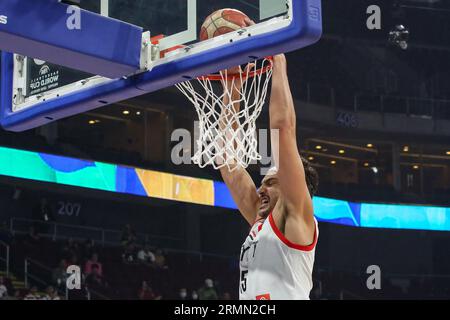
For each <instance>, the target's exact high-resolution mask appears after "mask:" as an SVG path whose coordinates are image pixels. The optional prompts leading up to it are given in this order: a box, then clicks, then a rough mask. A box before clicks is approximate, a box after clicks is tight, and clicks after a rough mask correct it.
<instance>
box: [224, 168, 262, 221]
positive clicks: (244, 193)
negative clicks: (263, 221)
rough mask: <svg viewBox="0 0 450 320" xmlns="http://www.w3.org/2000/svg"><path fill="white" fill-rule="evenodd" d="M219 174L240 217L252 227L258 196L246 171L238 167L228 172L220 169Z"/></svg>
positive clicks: (226, 169) (225, 169)
mask: <svg viewBox="0 0 450 320" xmlns="http://www.w3.org/2000/svg"><path fill="white" fill-rule="evenodd" d="M220 173H221V174H222V178H223V180H224V181H225V184H226V185H227V187H228V189H229V190H230V192H231V195H232V197H233V200H234V202H236V205H237V207H238V209H239V211H240V212H241V214H242V216H243V217H244V218H245V220H247V222H248V223H249V224H250V225H253V224H254V223H255V221H256V212H257V205H258V201H259V196H258V194H257V192H256V186H255V184H254V182H253V180H252V178H251V177H250V175H249V174H248V172H247V170H245V169H244V168H242V167H239V168H237V169H236V170H234V171H233V172H229V171H228V168H222V169H220Z"/></svg>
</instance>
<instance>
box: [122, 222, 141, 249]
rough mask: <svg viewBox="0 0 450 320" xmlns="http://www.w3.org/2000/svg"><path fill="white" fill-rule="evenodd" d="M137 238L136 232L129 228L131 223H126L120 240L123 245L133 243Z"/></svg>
mask: <svg viewBox="0 0 450 320" xmlns="http://www.w3.org/2000/svg"><path fill="white" fill-rule="evenodd" d="M136 240H137V235H136V232H135V231H134V230H133V229H132V228H131V225H129V224H127V225H126V226H125V229H124V230H123V231H122V237H121V240H120V241H121V242H122V244H123V246H125V247H126V246H128V245H130V244H135V243H136Z"/></svg>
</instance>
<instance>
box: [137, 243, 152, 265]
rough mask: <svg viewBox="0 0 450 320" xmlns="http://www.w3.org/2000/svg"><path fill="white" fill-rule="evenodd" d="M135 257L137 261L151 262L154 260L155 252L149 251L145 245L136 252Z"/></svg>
mask: <svg viewBox="0 0 450 320" xmlns="http://www.w3.org/2000/svg"><path fill="white" fill-rule="evenodd" d="M137 258H138V260H139V262H141V263H145V264H153V263H154V262H155V254H154V253H153V252H151V251H150V248H149V246H148V245H145V246H144V248H142V249H141V250H140V251H139V252H138V255H137Z"/></svg>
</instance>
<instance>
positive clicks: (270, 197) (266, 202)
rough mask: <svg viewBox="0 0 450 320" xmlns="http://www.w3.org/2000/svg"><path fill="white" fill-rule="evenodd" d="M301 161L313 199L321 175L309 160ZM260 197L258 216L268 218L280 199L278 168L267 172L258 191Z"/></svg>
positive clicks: (303, 159)
mask: <svg viewBox="0 0 450 320" xmlns="http://www.w3.org/2000/svg"><path fill="white" fill-rule="evenodd" d="M301 159H302V162H303V167H304V170H305V177H306V185H307V187H308V191H309V194H310V195H311V197H313V196H314V195H315V194H316V193H317V188H318V185H319V175H318V174H317V171H316V169H314V167H313V166H312V165H311V163H310V162H309V161H308V160H306V159H305V158H303V157H301ZM258 195H259V197H260V205H259V208H258V216H259V217H263V218H266V217H267V216H268V215H269V214H270V212H271V211H272V210H273V209H274V208H275V205H276V204H277V202H278V199H279V197H280V187H279V184H278V170H277V168H276V167H273V168H271V169H270V170H269V171H268V172H267V174H266V176H265V177H264V179H263V180H262V183H261V187H260V188H259V189H258Z"/></svg>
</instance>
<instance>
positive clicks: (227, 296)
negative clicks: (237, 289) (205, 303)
mask: <svg viewBox="0 0 450 320" xmlns="http://www.w3.org/2000/svg"><path fill="white" fill-rule="evenodd" d="M222 300H232V299H231V294H230V293H229V292H224V293H223V295H222Z"/></svg>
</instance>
